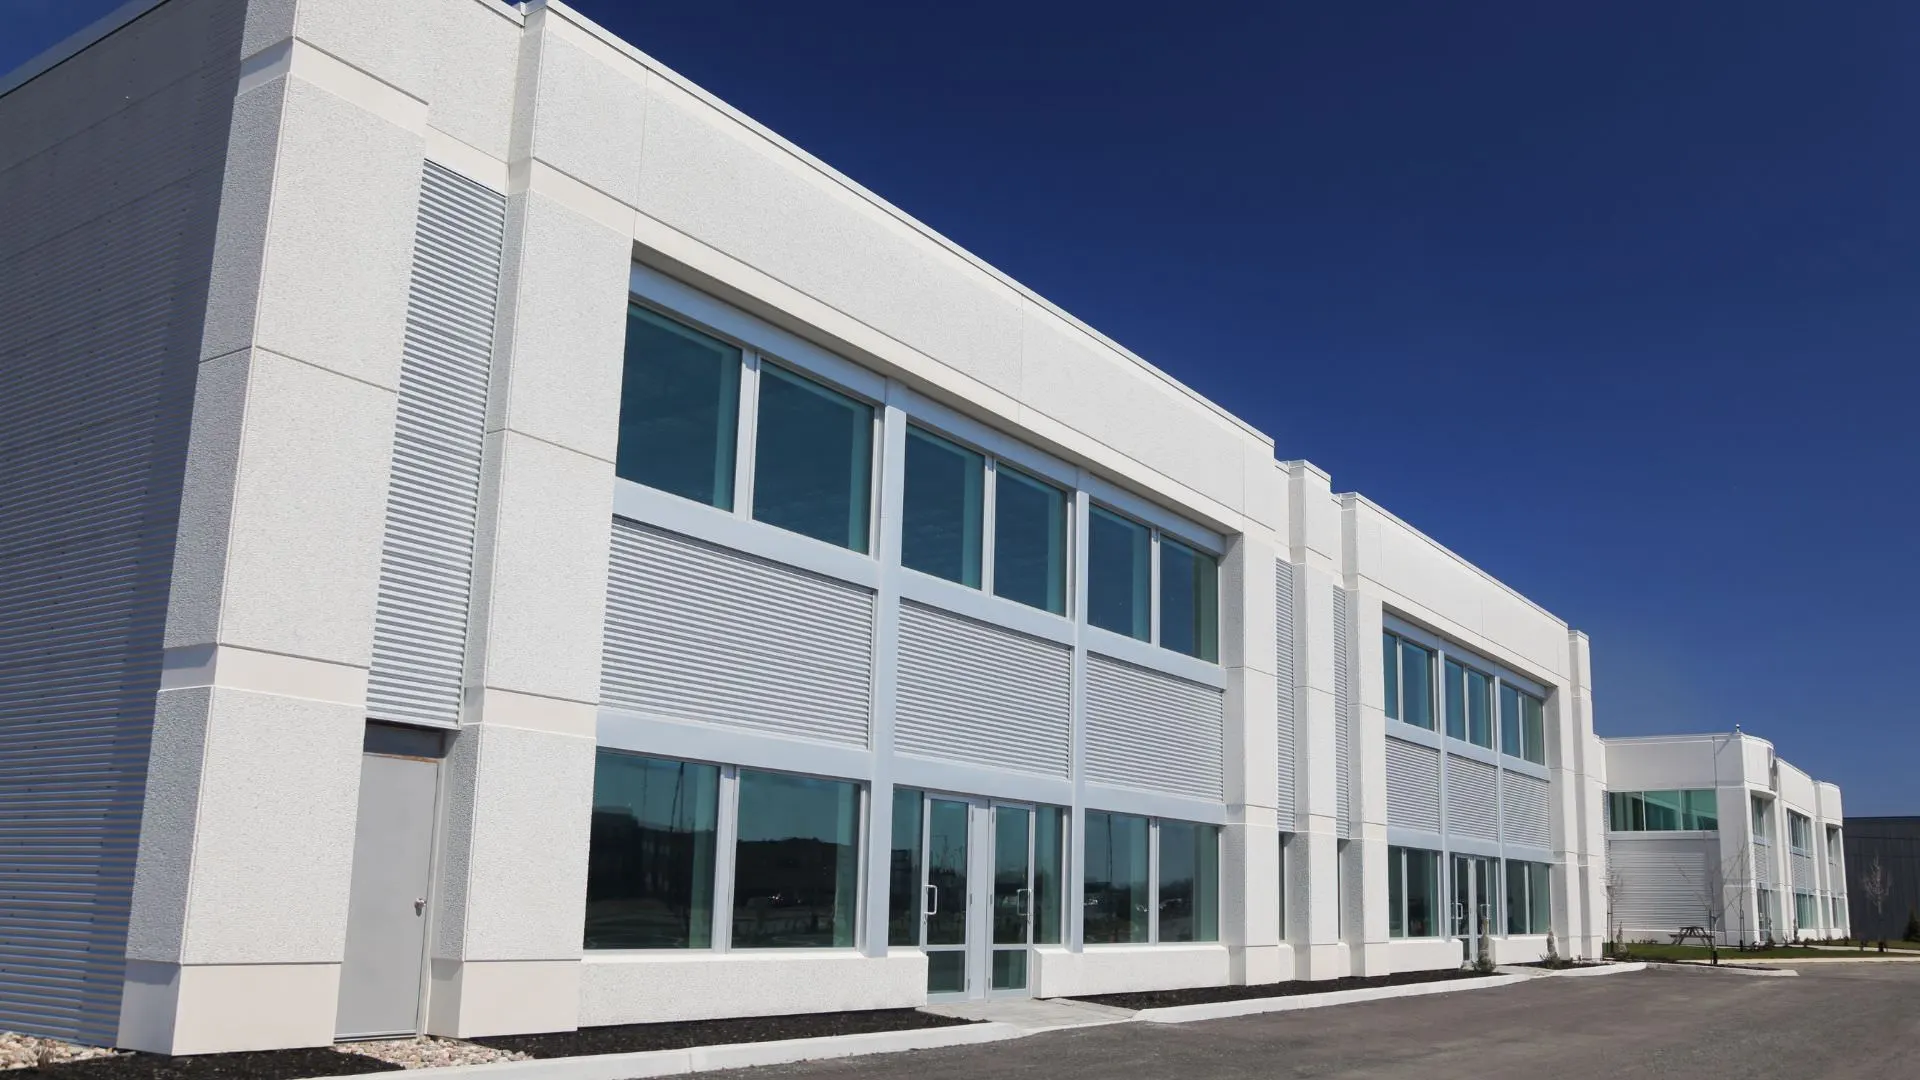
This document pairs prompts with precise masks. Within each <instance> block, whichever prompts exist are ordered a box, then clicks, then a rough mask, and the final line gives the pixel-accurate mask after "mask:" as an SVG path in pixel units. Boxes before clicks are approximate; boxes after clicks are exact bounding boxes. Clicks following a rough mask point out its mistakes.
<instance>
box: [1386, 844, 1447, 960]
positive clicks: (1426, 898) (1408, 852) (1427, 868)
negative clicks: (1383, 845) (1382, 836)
mask: <svg viewBox="0 0 1920 1080" xmlns="http://www.w3.org/2000/svg"><path fill="white" fill-rule="evenodd" d="M1387 936H1388V937H1396V938H1423V937H1439V936H1440V853H1439V852H1437V851H1422V850H1421V849H1419V848H1403V847H1392V848H1388V849H1387Z"/></svg>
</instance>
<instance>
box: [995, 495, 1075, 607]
mask: <svg viewBox="0 0 1920 1080" xmlns="http://www.w3.org/2000/svg"><path fill="white" fill-rule="evenodd" d="M993 499H994V507H993V594H994V595H995V596H1004V597H1006V598H1007V599H1009V600H1017V601H1019V602H1020V603H1022V604H1027V605H1030V606H1032V607H1037V608H1039V609H1040V610H1042V611H1051V612H1053V613H1054V614H1055V615H1064V614H1066V611H1067V584H1066V583H1067V495H1066V492H1064V491H1061V490H1060V489H1059V488H1057V487H1054V486H1053V485H1052V484H1046V483H1042V482H1041V481H1039V480H1035V479H1034V478H1032V477H1030V476H1028V475H1027V474H1025V473H1023V472H1020V471H1018V470H1016V469H1011V468H1008V467H1007V466H1006V465H1005V464H1004V463H1003V464H1000V465H997V466H996V467H995V468H994V485H993Z"/></svg>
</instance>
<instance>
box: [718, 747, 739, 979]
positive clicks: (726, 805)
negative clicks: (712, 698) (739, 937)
mask: <svg viewBox="0 0 1920 1080" xmlns="http://www.w3.org/2000/svg"><path fill="white" fill-rule="evenodd" d="M719 810H720V812H719V814H718V815H717V817H716V820H715V821H714V847H715V849H716V850H715V851H714V853H713V855H714V857H713V948H714V951H715V952H726V951H727V950H729V949H731V948H732V947H733V876H734V853H735V852H736V851H737V850H738V847H739V844H738V840H739V835H740V770H739V769H738V768H736V767H734V766H732V765H727V766H723V767H722V768H721V770H720V807H719Z"/></svg>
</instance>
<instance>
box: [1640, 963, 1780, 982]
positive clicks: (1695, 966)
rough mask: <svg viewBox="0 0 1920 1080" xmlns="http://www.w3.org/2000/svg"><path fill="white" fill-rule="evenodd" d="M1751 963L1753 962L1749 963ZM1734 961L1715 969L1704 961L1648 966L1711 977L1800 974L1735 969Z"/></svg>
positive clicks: (1765, 969) (1759, 968) (1759, 969)
mask: <svg viewBox="0 0 1920 1080" xmlns="http://www.w3.org/2000/svg"><path fill="white" fill-rule="evenodd" d="M1747 962H1751V961H1747ZM1732 963H1733V961H1728V962H1727V963H1725V964H1721V965H1720V966H1719V967H1714V966H1713V965H1712V964H1709V963H1707V962H1706V961H1704V960H1675V961H1673V962H1672V963H1660V964H1648V965H1647V970H1648V971H1704V972H1707V973H1708V974H1710V975H1759V976H1762V977H1771V978H1779V977H1780V976H1783V975H1786V976H1792V975H1798V974H1800V973H1799V972H1797V971H1794V970H1792V969H1790V968H1778V967H1733V966H1731V965H1732Z"/></svg>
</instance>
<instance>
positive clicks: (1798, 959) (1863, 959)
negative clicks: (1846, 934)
mask: <svg viewBox="0 0 1920 1080" xmlns="http://www.w3.org/2000/svg"><path fill="white" fill-rule="evenodd" d="M1754 963H1756V964H1786V965H1793V964H1920V955H1915V956H1882V955H1880V954H1879V953H1868V954H1867V955H1865V956H1793V957H1777V958H1775V959H1772V960H1756V961H1754Z"/></svg>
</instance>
